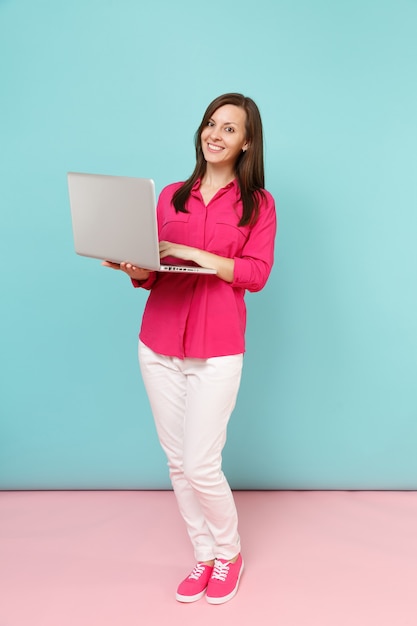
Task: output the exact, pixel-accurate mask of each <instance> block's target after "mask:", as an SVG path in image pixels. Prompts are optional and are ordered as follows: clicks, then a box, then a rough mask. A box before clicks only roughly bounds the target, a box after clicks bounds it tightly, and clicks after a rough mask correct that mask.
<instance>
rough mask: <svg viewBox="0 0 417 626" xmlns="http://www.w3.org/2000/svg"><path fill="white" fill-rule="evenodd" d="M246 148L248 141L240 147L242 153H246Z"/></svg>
mask: <svg viewBox="0 0 417 626" xmlns="http://www.w3.org/2000/svg"><path fill="white" fill-rule="evenodd" d="M248 148H249V141H245V143H244V144H243V146H242V152H246V150H247V149H248Z"/></svg>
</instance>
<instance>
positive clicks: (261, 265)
mask: <svg viewBox="0 0 417 626" xmlns="http://www.w3.org/2000/svg"><path fill="white" fill-rule="evenodd" d="M264 193H265V196H264V198H263V201H262V203H261V206H260V211H259V217H258V221H257V222H256V224H255V226H254V227H253V228H252V229H251V232H250V235H249V237H248V239H247V242H246V244H245V246H244V247H243V250H242V253H241V255H240V256H239V257H235V259H234V261H235V265H234V272H233V282H232V283H231V286H232V287H240V288H242V289H247V290H248V291H252V292H255V291H260V290H261V289H262V288H263V287H264V286H265V284H266V282H267V280H268V277H269V275H270V273H271V269H272V265H273V263H274V243H275V235H276V232H277V218H276V212H275V202H274V199H273V197H272V196H271V194H269V193H268V192H266V191H265V192H264Z"/></svg>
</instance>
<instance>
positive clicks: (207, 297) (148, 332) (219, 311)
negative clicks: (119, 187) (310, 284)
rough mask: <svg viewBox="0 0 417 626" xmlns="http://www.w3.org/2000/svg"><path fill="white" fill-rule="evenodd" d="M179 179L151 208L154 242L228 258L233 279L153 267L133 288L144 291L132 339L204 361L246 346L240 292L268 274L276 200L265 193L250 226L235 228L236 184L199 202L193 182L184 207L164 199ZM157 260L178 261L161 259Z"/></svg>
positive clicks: (238, 207)
mask: <svg viewBox="0 0 417 626" xmlns="http://www.w3.org/2000/svg"><path fill="white" fill-rule="evenodd" d="M181 184H182V183H174V184H172V185H168V187H165V189H163V190H162V192H161V194H160V196H159V200H158V207H157V214H158V232H159V240H160V241H171V242H173V243H179V244H185V245H187V246H192V247H195V248H200V249H202V250H207V251H208V252H212V253H213V254H218V255H220V256H223V257H228V258H232V259H234V261H235V265H234V277H233V282H232V283H227V282H226V281H224V280H222V279H220V278H218V277H217V276H216V275H213V274H194V273H168V272H167V273H163V272H152V273H151V274H150V276H149V278H148V279H147V280H146V281H136V280H132V283H133V285H134V286H135V287H143V288H144V289H150V294H149V298H148V300H147V303H146V306H145V311H144V314H143V319H142V326H141V330H140V334H139V337H140V339H141V341H143V343H144V344H146V345H147V346H148V347H149V348H151V349H152V350H153V351H154V352H158V353H159V354H164V355H169V356H175V357H179V358H181V359H183V358H185V357H194V358H200V359H206V358H210V357H214V356H225V355H229V354H240V353H243V352H244V351H245V328H246V306H245V302H244V295H245V290H246V289H247V290H248V291H259V290H260V289H262V288H263V287H264V285H265V283H266V281H267V279H268V276H269V274H270V272H271V268H272V264H273V259H274V240H275V233H276V215H275V203H274V199H273V197H272V196H271V194H270V193H269V192H267V191H264V194H265V197H264V198H263V199H262V200H261V204H260V212H259V218H258V220H257V222H256V224H255V225H254V226H238V222H239V219H240V216H241V212H242V203H241V201H240V193H239V186H238V184H237V181H236V180H234V181H233V182H231V183H229V184H228V185H227V186H226V187H224V188H223V189H220V190H219V191H218V192H217V194H216V195H215V196H214V197H213V198H212V199H211V200H210V202H209V203H208V205H207V206H206V205H205V204H204V201H203V198H202V196H201V193H200V190H199V187H200V182H199V181H197V183H196V184H195V185H194V187H193V189H192V192H191V195H190V197H189V199H188V202H187V205H186V208H187V209H188V211H189V212H188V213H176V212H175V209H174V207H173V205H172V204H171V199H172V196H173V194H174V192H175V191H176V190H177V189H178V188H179V187H180V186H181ZM163 263H167V264H174V263H177V264H178V263H180V264H183V262H182V261H180V260H179V259H174V258H172V257H166V258H164V259H163Z"/></svg>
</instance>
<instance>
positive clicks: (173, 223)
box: [159, 213, 190, 246]
mask: <svg viewBox="0 0 417 626" xmlns="http://www.w3.org/2000/svg"><path fill="white" fill-rule="evenodd" d="M189 220H190V214H189V213H176V214H175V215H173V216H170V217H169V218H167V219H166V220H165V221H164V222H163V224H162V225H161V230H160V233H159V240H160V241H171V242H172V243H181V244H184V245H186V246H189V245H190V227H189Z"/></svg>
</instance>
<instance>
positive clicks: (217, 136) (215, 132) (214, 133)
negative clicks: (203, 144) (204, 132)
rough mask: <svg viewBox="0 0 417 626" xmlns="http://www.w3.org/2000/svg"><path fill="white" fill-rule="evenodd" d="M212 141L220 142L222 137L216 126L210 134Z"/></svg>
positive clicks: (211, 129)
mask: <svg viewBox="0 0 417 626" xmlns="http://www.w3.org/2000/svg"><path fill="white" fill-rule="evenodd" d="M209 137H210V139H213V140H214V141H218V140H219V139H221V137H220V133H219V131H218V130H217V127H216V126H212V127H211V128H210V134H209Z"/></svg>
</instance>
